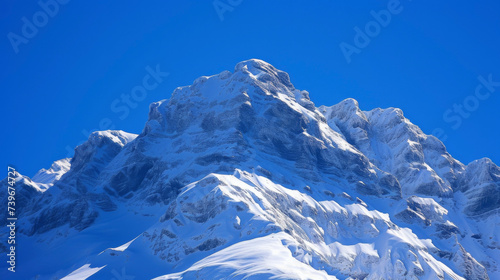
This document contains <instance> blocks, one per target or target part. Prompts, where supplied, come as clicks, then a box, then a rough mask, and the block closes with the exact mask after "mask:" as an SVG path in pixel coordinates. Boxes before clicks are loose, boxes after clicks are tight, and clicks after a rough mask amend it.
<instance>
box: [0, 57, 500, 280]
mask: <svg viewBox="0 0 500 280" xmlns="http://www.w3.org/2000/svg"><path fill="white" fill-rule="evenodd" d="M3 182H4V183H6V182H7V180H4V181H3ZM16 188H17V203H18V204H17V205H18V206H17V211H18V213H19V214H18V216H19V220H18V224H19V230H18V234H19V236H18V238H19V244H20V245H19V248H18V251H19V253H18V254H19V269H18V272H16V274H15V275H14V277H20V278H17V279H54V278H57V279H65V280H68V279H87V278H88V279H112V278H115V279H116V278H117V277H118V279H120V278H119V277H121V279H123V278H124V277H129V278H130V277H133V278H134V279H153V278H154V279H497V278H500V271H499V269H500V267H499V265H500V253H499V252H500V237H499V236H498V234H497V232H498V229H499V223H500V222H499V221H500V210H499V209H500V168H499V167H498V166H496V165H495V164H494V163H493V162H491V161H490V160H489V159H482V160H477V161H474V162H472V163H470V164H469V165H464V164H462V163H460V162H459V161H457V160H455V159H454V158H453V157H452V156H451V155H450V154H449V153H448V152H447V151H446V147H445V146H444V145H443V143H441V142H440V141H439V140H438V139H437V138H435V137H433V136H430V135H426V134H424V133H423V132H422V131H421V130H420V129H419V128H418V127H417V126H416V125H414V124H412V123H411V122H410V121H409V120H408V119H407V118H405V117H404V115H403V112H402V111H401V110H400V109H395V108H388V109H380V108H377V109H373V110H371V111H363V110H361V109H360V107H359V104H358V102H357V101H356V100H354V99H346V100H344V101H342V102H340V103H339V104H336V105H333V106H331V107H327V106H320V107H316V106H315V104H314V103H313V102H312V101H311V100H310V98H309V93H308V92H307V91H303V90H298V89H295V87H294V86H293V84H292V83H291V81H290V77H289V75H288V74H287V73H286V72H283V71H280V70H278V69H276V68H275V67H273V66H272V65H270V64H269V63H267V62H264V61H262V60H258V59H251V60H247V61H243V62H240V63H238V64H237V65H236V67H235V69H234V71H233V72H229V71H224V72H222V73H220V74H217V75H214V76H203V77H200V78H198V79H196V80H195V81H194V82H193V84H192V85H190V86H185V87H179V88H177V89H175V90H174V92H173V93H172V95H171V97H170V98H169V99H165V100H161V101H158V102H155V103H153V104H151V105H150V110H149V117H148V120H147V122H146V124H145V127H144V129H143V131H142V132H141V134H139V135H135V134H130V133H126V132H123V131H100V132H94V133H92V134H91V135H90V137H89V139H88V141H87V142H85V143H84V144H82V145H80V146H78V147H76V148H75V155H74V157H73V158H72V159H63V160H60V161H56V162H55V163H54V164H53V165H52V167H51V168H50V169H48V170H45V169H42V170H41V171H40V172H39V173H37V175H36V176H34V177H33V178H32V179H30V178H28V177H26V176H23V175H20V174H18V177H17V179H16ZM0 200H2V201H3V203H5V204H4V205H6V200H7V198H6V197H1V198H0ZM0 218H1V219H2V220H3V221H6V216H5V213H4V212H0ZM1 232H2V234H4V233H5V234H7V228H6V227H2V229H1ZM0 251H1V252H2V256H5V255H6V253H7V252H8V249H7V247H6V246H3V245H2V246H1V247H0ZM63 256H64V257H63ZM2 263H3V264H2V265H1V266H5V263H6V262H5V261H3V262H2ZM21 263H22V264H23V265H22V266H21ZM5 271H7V269H2V272H0V275H2V279H3V278H4V274H5V273H6V272H5ZM7 276H8V277H12V274H9V275H6V277H7ZM7 279H10V278H7ZM125 279H128V278H125Z"/></svg>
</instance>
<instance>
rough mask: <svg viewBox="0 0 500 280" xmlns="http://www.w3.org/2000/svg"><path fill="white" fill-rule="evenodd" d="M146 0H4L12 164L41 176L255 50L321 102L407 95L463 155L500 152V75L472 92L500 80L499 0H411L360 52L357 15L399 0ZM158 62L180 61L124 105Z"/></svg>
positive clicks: (413, 113)
mask: <svg viewBox="0 0 500 280" xmlns="http://www.w3.org/2000/svg"><path fill="white" fill-rule="evenodd" d="M42 1H46V0H42ZM146 2H147V3H146ZM146 2H144V1H128V2H123V1H116V0H113V1H92V2H91V3H89V2H88V1H87V2H86V1H69V3H67V4H65V5H60V6H59V10H58V11H57V12H55V13H53V17H50V18H48V20H47V22H43V20H44V18H43V14H41V13H37V12H39V11H41V10H42V8H41V7H40V6H39V5H38V4H37V3H36V1H32V2H21V1H3V3H2V9H0V13H1V14H0V20H1V27H0V28H1V32H0V33H1V34H3V35H2V36H3V37H2V38H3V39H2V40H0V52H1V54H2V56H1V57H2V58H1V63H2V68H3V71H2V72H1V76H0V88H1V90H2V92H3V93H2V102H0V104H1V109H0V114H1V117H2V120H3V121H2V122H1V123H2V124H1V125H2V126H1V131H2V140H1V146H0V149H1V154H2V156H1V166H6V165H7V164H13V165H15V166H16V167H17V168H18V170H19V171H20V172H21V173H23V174H26V175H28V176H32V175H33V174H34V173H35V172H36V171H37V170H38V169H40V168H42V167H45V168H47V167H49V166H50V164H51V163H52V162H53V161H54V160H57V159H59V158H63V157H65V156H66V155H67V154H68V151H67V149H66V147H72V148H73V147H75V146H76V145H77V144H79V143H81V142H82V141H83V140H85V139H86V136H85V135H84V134H85V133H82V131H85V130H87V131H91V130H95V129H98V128H99V122H100V121H101V120H102V119H103V118H108V121H111V122H112V124H113V125H114V127H115V128H116V129H122V130H125V131H129V132H134V133H140V132H141V130H142V128H143V125H144V123H145V121H146V119H147V112H148V106H149V103H151V102H153V101H157V100H161V99H165V98H169V96H170V94H171V92H172V90H173V89H174V88H175V87H177V86H181V85H188V84H191V83H192V81H193V80H194V79H195V78H197V77H199V76H201V75H212V74H216V73H219V72H221V71H223V70H231V71H232V70H233V68H234V65H235V64H236V63H237V62H239V61H242V60H245V59H249V58H260V59H263V60H265V61H268V62H270V63H271V64H273V65H274V66H276V67H277V68H279V69H282V70H284V71H287V72H288V73H289V74H290V76H291V79H292V82H293V83H294V85H295V86H296V87H297V88H299V89H304V90H308V91H309V92H310V96H311V99H312V100H313V101H314V102H315V103H316V105H332V104H335V103H338V102H339V101H341V100H343V99H344V98H347V97H353V98H355V99H357V100H358V101H359V103H360V106H361V108H362V109H363V110H370V109H372V108H376V107H383V108H385V107H399V108H402V109H403V111H404V113H405V115H406V116H407V117H408V118H409V119H410V120H411V121H412V122H413V123H415V124H417V125H419V126H420V127H421V128H422V129H423V131H424V132H426V133H428V134H430V133H432V132H433V131H434V129H436V128H441V129H442V133H445V134H446V136H447V138H446V140H445V141H444V142H445V144H446V145H447V147H448V150H449V151H450V153H451V154H452V155H453V156H454V157H455V158H457V159H459V160H460V161H462V162H464V163H468V162H470V161H472V160H474V159H477V158H481V157H490V158H491V159H493V160H494V161H495V162H496V163H497V164H498V163H500V152H499V149H498V139H500V124H499V122H498V108H499V107H500V106H499V105H500V87H496V91H494V92H492V93H490V96H489V97H484V98H483V99H484V100H479V102H478V103H477V104H474V101H477V100H478V99H477V98H476V99H474V97H472V96H474V92H475V89H476V87H477V86H478V85H479V84H480V83H479V81H478V79H477V78H478V77H479V76H483V77H485V78H486V79H487V78H488V75H491V77H492V80H493V81H500V69H499V66H500V53H499V51H498V50H500V17H499V16H498V15H499V13H500V2H498V1H494V0H491V1H484V0H480V1H448V2H447V3H446V4H445V3H441V2H440V1H424V0H413V1H409V0H401V2H400V6H398V7H397V10H398V11H400V12H399V13H397V14H393V15H392V17H391V21H390V22H389V24H387V26H385V27H381V30H380V31H379V32H378V34H372V35H373V36H374V37H373V38H371V40H370V42H369V44H367V46H366V47H364V48H362V49H361V48H360V49H359V53H355V54H353V55H352V56H351V57H350V58H351V62H350V63H347V61H346V59H345V57H344V55H343V53H342V51H341V48H340V47H339V45H340V44H341V43H342V42H345V43H347V44H351V45H354V36H355V34H356V33H355V30H354V28H355V27H356V26H357V27H359V28H361V29H364V28H365V26H366V25H367V24H369V22H370V21H372V20H373V16H372V15H371V13H370V11H372V10H373V11H376V12H378V11H380V10H382V9H387V6H388V3H390V2H391V1H331V0H328V1H326V0H322V1H249V0H243V1H241V3H239V5H236V6H235V7H233V8H232V11H226V12H225V13H223V20H222V21H221V18H220V17H219V16H218V14H217V12H216V10H215V8H214V5H213V2H212V1H168V3H167V1H146ZM228 2H230V1H227V0H220V2H218V3H228ZM235 2H236V3H235ZM237 2H238V1H236V0H232V3H233V4H238V3H237ZM221 5H222V4H221ZM401 9H402V10H401ZM34 15H35V18H36V20H38V24H39V25H40V27H39V28H38V31H37V32H36V34H34V35H33V34H31V35H30V34H29V33H28V35H30V36H32V38H28V39H22V40H25V41H23V42H22V43H21V42H18V45H17V48H18V53H17V54H16V53H15V51H14V47H13V45H12V44H11V42H10V40H9V33H10V32H12V33H14V34H17V35H18V36H22V28H23V25H24V24H25V23H24V22H23V20H22V18H23V17H26V18H27V19H28V21H29V22H33V16H34ZM37 16H38V17H37ZM29 31H30V30H28V32H29ZM375 31H377V30H374V31H373V32H375ZM375 33H376V32H375ZM10 36H11V37H12V36H14V35H12V34H11V35H10ZM16 38H17V39H19V38H20V37H16ZM156 65H159V68H160V70H161V71H162V72H169V73H170V75H169V76H168V77H167V78H165V79H164V80H163V82H162V83H160V84H159V85H158V87H157V88H155V89H154V90H151V91H149V92H148V93H147V97H146V98H145V99H144V100H143V101H141V102H138V104H137V107H136V108H133V109H131V110H130V113H129V114H128V116H127V117H125V118H124V119H123V120H122V119H120V117H124V113H123V112H121V113H116V112H114V111H113V110H112V109H111V104H112V103H113V101H114V100H116V99H117V98H118V100H119V98H120V95H121V94H130V92H131V90H132V89H133V88H134V87H135V86H138V85H141V83H142V79H143V77H144V76H145V75H146V74H147V71H146V70H145V68H146V67H147V66H151V67H152V68H155V67H156ZM494 89H495V88H493V90H494ZM483 90H484V88H483ZM480 93H481V94H483V96H484V95H486V93H487V92H480ZM464 100H466V101H467V102H469V103H470V104H469V105H468V108H469V109H471V108H473V107H474V106H478V108H477V109H476V108H473V109H475V110H473V112H471V113H470V115H468V116H467V118H466V117H459V118H460V119H461V120H462V123H461V125H457V123H456V122H457V121H458V120H457V119H456V118H457V116H458V115H456V113H453V112H452V113H450V115H449V116H448V117H450V118H451V117H454V118H455V119H454V120H448V121H446V120H445V119H443V114H444V113H445V112H446V111H447V110H448V109H452V110H453V104H455V103H456V104H462V103H463V102H464ZM118 102H121V101H118ZM115 105H116V104H115ZM117 105H119V106H123V103H117ZM454 125H456V129H454V128H453V127H452V126H454Z"/></svg>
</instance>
